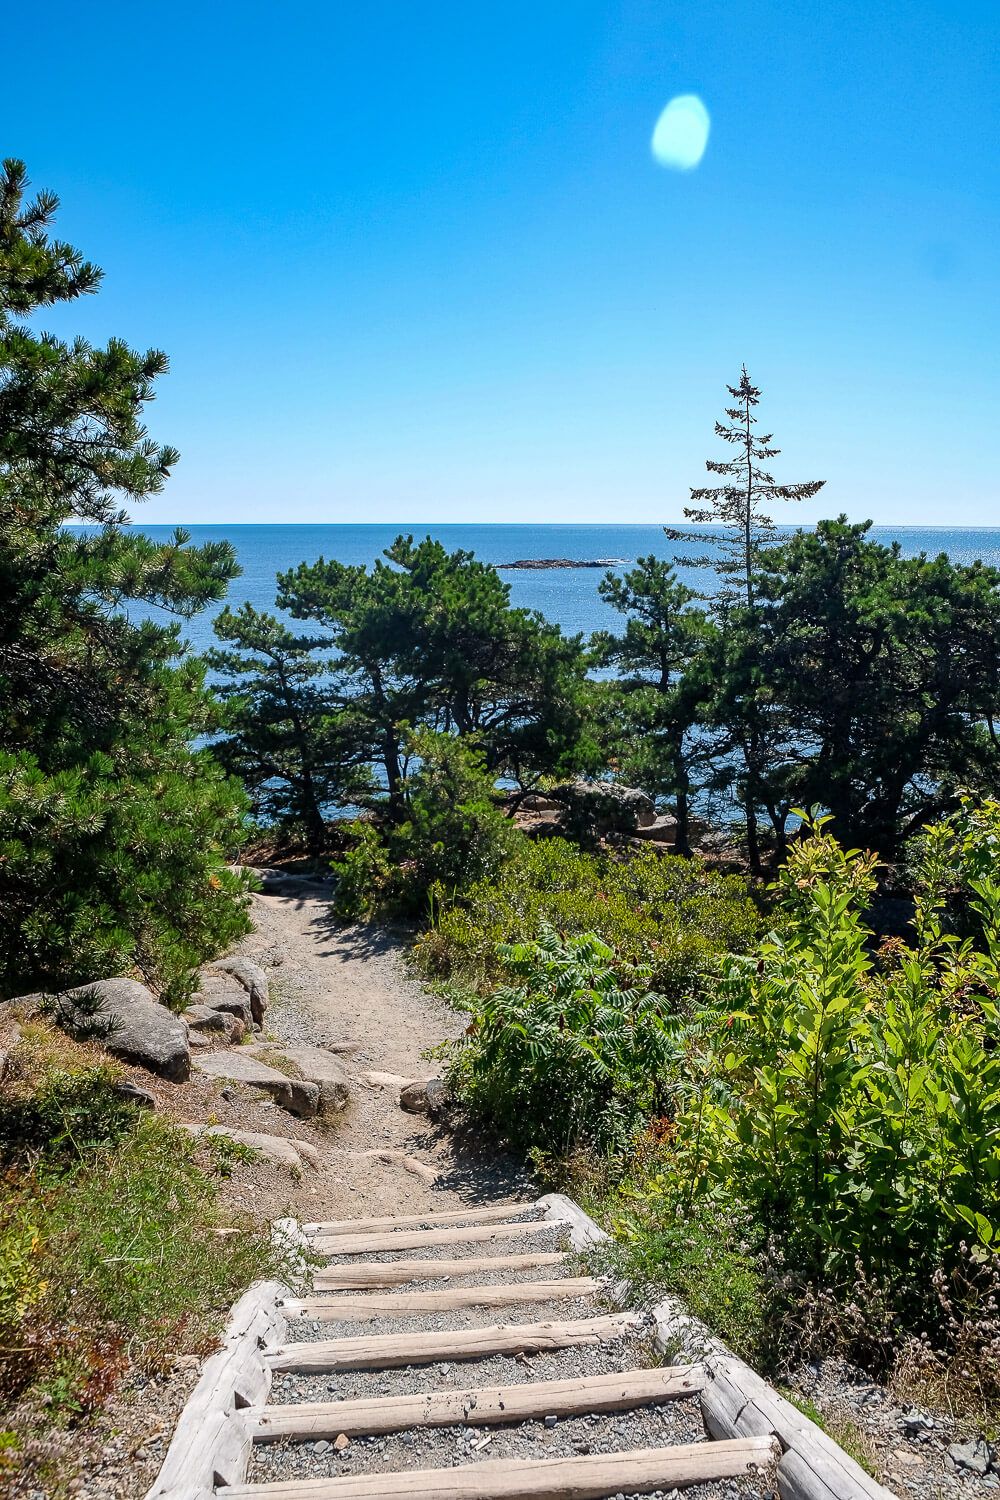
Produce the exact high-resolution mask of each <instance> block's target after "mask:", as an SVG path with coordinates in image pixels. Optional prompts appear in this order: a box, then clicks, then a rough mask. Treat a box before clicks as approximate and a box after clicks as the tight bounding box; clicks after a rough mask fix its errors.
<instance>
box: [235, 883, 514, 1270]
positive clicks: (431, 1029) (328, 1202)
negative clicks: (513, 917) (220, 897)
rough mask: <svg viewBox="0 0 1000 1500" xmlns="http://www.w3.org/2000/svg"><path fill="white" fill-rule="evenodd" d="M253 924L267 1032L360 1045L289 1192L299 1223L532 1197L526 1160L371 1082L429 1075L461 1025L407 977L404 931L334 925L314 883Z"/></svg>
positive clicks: (272, 903) (251, 949)
mask: <svg viewBox="0 0 1000 1500" xmlns="http://www.w3.org/2000/svg"><path fill="white" fill-rule="evenodd" d="M253 918H254V923H255V927H256V931H255V932H254V933H253V934H252V936H251V937H249V938H247V939H246V941H245V942H244V943H243V945H242V948H243V950H244V951H245V952H246V953H247V954H248V955H250V956H252V957H254V958H256V959H257V960H258V961H259V962H261V963H262V964H263V965H264V966H265V967H266V968H267V970H268V974H269V977H270V980H271V987H272V996H273V1004H272V1007H271V1010H270V1011H269V1012H268V1016H267V1027H268V1031H269V1033H270V1034H271V1035H273V1036H274V1038H275V1039H276V1040H278V1041H283V1042H288V1043H295V1042H300V1043H301V1042H308V1043H312V1044H319V1045H324V1044H330V1043H343V1042H349V1043H354V1044H357V1051H356V1052H354V1054H353V1055H352V1056H347V1057H344V1058H343V1061H344V1062H345V1064H346V1066H347V1069H348V1073H349V1074H350V1075H351V1077H352V1080H353V1083H352V1090H353V1097H352V1103H351V1107H350V1109H349V1111H348V1112H347V1114H346V1116H345V1117H344V1118H343V1119H342V1120H341V1121H339V1122H338V1124H337V1126H336V1128H335V1130H334V1131H333V1132H331V1133H330V1137H329V1142H328V1144H327V1146H326V1148H325V1149H324V1151H323V1156H324V1165H323V1167H322V1169H321V1171H320V1172H319V1173H318V1174H311V1175H310V1177H309V1179H308V1181H307V1183H304V1184H303V1187H302V1189H301V1191H300V1193H298V1194H297V1195H295V1206H296V1208H297V1210H298V1211H299V1212H300V1216H301V1217H302V1218H303V1219H308V1220H318V1219H334V1218H361V1217H363V1216H364V1215H366V1214H380V1213H381V1214H386V1213H399V1214H409V1213H419V1212H424V1211H427V1212H437V1211H441V1210H445V1209H451V1208H456V1207H461V1206H462V1205H463V1204H465V1205H474V1206H477V1207H479V1206H483V1205H486V1204H489V1203H496V1202H504V1201H506V1200H508V1199H511V1198H514V1199H517V1198H521V1199H525V1198H533V1197H534V1196H535V1189H534V1187H533V1185H532V1183H531V1182H530V1179H529V1178H528V1177H527V1175H526V1173H525V1172H524V1170H523V1168H522V1167H521V1165H520V1164H519V1163H517V1162H515V1161H514V1160H513V1159H512V1158H509V1157H506V1156H504V1155H503V1154H502V1153H498V1152H497V1150H496V1148H495V1146H494V1145H493V1144H492V1143H491V1142H486V1143H483V1142H480V1141H478V1140H458V1139H456V1138H455V1136H454V1135H453V1134H452V1133H451V1132H449V1131H447V1130H445V1129H443V1128H441V1127H439V1126H437V1125H435V1124H434V1123H432V1122H431V1121H430V1120H428V1119H427V1118H426V1117H425V1116H422V1115H410V1114H406V1113H405V1112H404V1111H403V1110H401V1109H400V1108H399V1106H398V1103H397V1102H396V1092H395V1091H394V1090H392V1089H390V1088H384V1087H381V1086H379V1085H372V1084H371V1083H370V1082H368V1081H366V1079H365V1077H364V1075H365V1074H366V1073H370V1072H381V1073H394V1074H397V1075H399V1076H400V1077H403V1078H408V1079H411V1078H430V1077H432V1076H433V1075H434V1074H435V1073H436V1072H437V1070H438V1066H439V1065H438V1064H437V1063H436V1062H433V1061H429V1060H428V1059H427V1058H426V1057H425V1055H424V1054H425V1053H426V1052H427V1051H428V1050H429V1049H430V1048H433V1047H436V1046H438V1044H439V1043H441V1042H443V1041H445V1040H448V1039H450V1038H454V1037H458V1036H459V1035H461V1032H462V1030H463V1028H464V1025H465V1022H464V1019H463V1017H462V1016H461V1015H459V1014H458V1013H457V1012H456V1011H454V1010H453V1009H451V1007H450V1006H448V1005H446V1004H445V1002H444V1001H443V1000H440V999H439V998H438V997H437V996H435V995H432V994H430V993H429V992H428V991H427V990H426V989H424V987H423V985H421V984H420V983H419V982H418V981H417V980H416V979H414V978H413V977H412V975H411V974H409V973H408V971H407V968H406V963H405V959H404V953H405V949H404V943H403V938H402V936H401V935H398V934H394V933H392V932H389V931H386V930H385V929H383V928H368V927H352V928H344V927H341V926H339V925H337V924H336V923H335V922H334V921H333V920H332V918H331V916H330V911H329V904H328V900H327V897H326V896H325V895H324V894H322V893H321V892H317V891H316V890H315V888H312V887H308V888H306V893H304V894H303V895H301V896H264V895H258V896H255V897H254V898H253ZM371 1152H385V1153H392V1152H396V1153H405V1154H406V1155H407V1156H409V1157H411V1158H413V1159H414V1160H416V1161H417V1162H420V1163H422V1164H423V1165H424V1166H425V1167H429V1168H431V1169H432V1170H433V1171H434V1172H436V1173H437V1181H436V1183H434V1184H428V1183H427V1182H424V1181H422V1180H421V1178H420V1177H418V1176H414V1175H413V1174H412V1173H411V1172H409V1171H407V1170H406V1169H405V1168H404V1167H403V1166H402V1165H401V1163H400V1162H399V1160H398V1158H397V1159H394V1160H385V1161H379V1160H378V1159H376V1158H375V1157H373V1156H371V1155H367V1154H365V1153H371ZM481 1253H491V1252H488V1251H484V1252H481ZM494 1253H499V1252H494Z"/></svg>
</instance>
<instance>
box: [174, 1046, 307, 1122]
mask: <svg viewBox="0 0 1000 1500" xmlns="http://www.w3.org/2000/svg"><path fill="white" fill-rule="evenodd" d="M195 1067H196V1068H197V1069H198V1072H199V1073H207V1074H208V1076H209V1077H211V1078H221V1079H224V1080H226V1081H228V1082H232V1083H246V1084H249V1085H250V1087H251V1088H255V1089H261V1090H262V1091H263V1092H264V1093H265V1094H270V1096H271V1098H272V1099H273V1100H274V1102H275V1104H280V1105H281V1107H282V1109H287V1110H288V1112H289V1114H292V1115H298V1117H299V1119H301V1120H311V1119H312V1117H313V1116H314V1115H318V1114H319V1109H320V1096H319V1086H318V1085H317V1084H315V1083H312V1082H310V1081H309V1080H307V1079H303V1078H290V1077H289V1076H288V1074H287V1073H282V1072H281V1071H280V1070H279V1069H278V1068H272V1067H270V1066H269V1065H268V1064H267V1063H263V1062H261V1061H260V1059H259V1058H256V1057H253V1056H251V1054H250V1053H249V1052H244V1051H239V1052H202V1053H199V1054H198V1056H197V1057H196V1058H195Z"/></svg>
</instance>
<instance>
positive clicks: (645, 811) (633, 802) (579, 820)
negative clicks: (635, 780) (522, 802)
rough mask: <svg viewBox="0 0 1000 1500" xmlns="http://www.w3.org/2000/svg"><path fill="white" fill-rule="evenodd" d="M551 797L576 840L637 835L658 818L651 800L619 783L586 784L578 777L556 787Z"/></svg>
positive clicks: (589, 782) (635, 789)
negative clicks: (612, 834) (636, 833)
mask: <svg viewBox="0 0 1000 1500" xmlns="http://www.w3.org/2000/svg"><path fill="white" fill-rule="evenodd" d="M551 796H552V798H553V799H554V800H555V801H557V802H559V803H560V804H561V805H562V807H563V808H564V809H565V812H564V814H563V822H564V826H565V828H566V831H567V832H569V833H573V834H574V835H576V836H577V837H581V836H582V837H591V838H598V837H601V836H603V835H604V834H607V833H634V832H635V831H636V829H638V828H646V827H648V826H649V825H650V824H652V823H653V822H654V820H655V818H656V808H655V807H654V805H653V800H652V798H651V797H647V796H646V793H645V792H640V791H639V790H638V788H636V787H631V786H619V785H618V783H617V782H616V781H585V780H584V779H583V778H582V777H578V778H577V779H576V780H575V781H567V782H564V783H563V784H562V785H561V786H557V787H553V789H552V792H551Z"/></svg>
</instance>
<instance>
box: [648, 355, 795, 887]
mask: <svg viewBox="0 0 1000 1500" xmlns="http://www.w3.org/2000/svg"><path fill="white" fill-rule="evenodd" d="M727 389H728V391H729V394H730V396H731V397H732V399H733V405H732V406H728V407H726V411H725V415H726V417H727V419H728V420H727V421H725V422H716V424H715V432H716V436H717V437H720V438H721V439H722V440H723V441H724V442H726V443H729V444H730V445H731V447H732V448H733V449H734V450H735V451H734V456H733V457H732V458H730V459H708V460H707V461H706V465H705V466H706V468H707V469H708V470H709V472H710V473H713V474H718V475H719V476H720V477H721V478H722V479H723V481H724V482H723V483H722V484H720V485H714V486H708V487H703V488H695V489H692V491H691V499H692V501H694V502H695V504H694V505H692V506H688V507H686V508H685V511H684V515H685V517H686V519H687V520H688V521H691V522H694V523H695V524H698V525H709V526H712V527H714V528H715V529H714V530H712V531H709V532H708V533H706V534H704V536H703V537H699V540H704V541H705V542H706V543H707V544H708V546H709V548H710V550H709V552H707V553H704V554H701V555H698V556H687V557H685V559H684V561H685V562H686V563H687V564H688V566H693V567H698V568H707V569H711V570H712V571H713V572H714V573H715V574H716V575H717V578H718V588H717V590H716V591H715V592H714V593H713V594H712V595H711V600H710V609H711V613H712V617H713V619H714V620H715V622H716V624H717V626H718V638H717V642H716V648H717V649H716V656H715V662H714V665H713V668H712V671H711V674H710V675H711V678H712V680H713V682H714V684H715V687H716V689H717V691H716V693H715V701H714V705H713V708H712V710H711V713H710V715H709V718H710V722H711V724H712V728H713V730H714V733H715V741H716V743H715V755H714V759H715V771H716V775H715V780H716V783H717V784H718V785H720V786H722V785H725V784H726V783H727V782H729V783H732V784H733V785H735V789H736V792H737V796H738V799H739V802H740V804H741V806H742V809H743V816H744V821H745V825H746V838H747V855H748V859H749V863H750V868H751V869H752V870H753V871H754V873H759V872H760V869H761V865H762V858H761V844H760V834H759V823H758V820H759V814H760V810H761V808H762V807H766V808H767V811H768V814H769V816H770V818H771V821H772V824H777V825H778V827H779V828H780V827H781V826H782V824H783V819H782V814H781V810H780V809H779V808H777V807H776V806H775V798H774V790H773V786H772V785H771V784H769V779H768V772H769V768H770V767H771V766H773V764H774V762H775V761H776V759H778V758H779V757H780V756H781V755H782V754H783V746H782V744H781V739H780V726H781V716H780V714H775V713H774V712H772V704H773V698H772V697H771V695H770V694H769V692H768V688H767V684H766V681H765V679H764V677H763V675H762V673H761V671H760V662H759V651H760V641H759V621H760V617H759V609H758V598H757V593H758V587H757V580H758V575H759V572H760V569H761V566H762V564H763V562H764V560H765V558H766V556H767V553H768V551H769V549H770V548H771V547H773V546H774V544H775V541H776V538H777V532H776V528H775V523H774V520H773V518H772V517H771V515H770V514H769V508H770V507H771V506H772V505H773V504H774V503H775V502H788V501H800V500H808V499H810V498H811V497H812V496H813V495H815V494H817V493H818V491H819V490H820V489H822V487H823V484H824V481H823V480H822V479H812V480H806V481H800V482H797V483H793V484H787V483H785V484H783V483H779V482H778V481H777V480H776V479H775V478H774V475H773V474H772V473H771V472H770V470H769V469H768V468H765V467H764V465H765V464H769V463H770V461H771V459H772V458H776V457H777V455H778V454H779V453H780V451H781V450H780V449H779V448H775V447H774V446H773V439H772V434H771V433H763V434H758V433H757V432H756V431H755V428H756V426H757V422H758V418H757V417H756V416H755V415H754V413H755V410H756V408H757V407H758V406H759V404H760V390H759V388H758V387H757V386H755V385H754V384H753V383H752V382H751V380H750V377H749V375H748V374H747V369H746V366H745V365H744V366H743V368H742V370H741V373H740V380H739V384H738V385H735V386H732V385H731V386H728V387H727ZM765 507H767V509H765ZM666 530H667V535H668V536H669V537H670V538H671V539H672V540H675V541H682V542H686V543H690V542H691V535H690V533H687V532H679V531H677V530H672V529H670V528H666Z"/></svg>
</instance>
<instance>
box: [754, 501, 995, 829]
mask: <svg viewBox="0 0 1000 1500" xmlns="http://www.w3.org/2000/svg"><path fill="white" fill-rule="evenodd" d="M868 531H869V525H868V524H864V525H851V524H849V523H848V522H847V520H846V518H845V517H843V516H841V517H840V518H839V519H838V520H836V521H822V522H821V523H820V524H819V526H817V528H816V530H815V531H814V532H800V533H797V534H796V535H795V536H793V537H791V538H790V539H789V540H788V541H787V542H785V543H784V545H783V546H781V547H780V548H778V549H776V550H775V551H774V552H772V553H769V554H768V556H767V558H766V560H765V563H764V565H763V567H762V570H761V581H760V588H761V596H762V599H763V600H764V602H763V603H762V606H761V616H760V621H759V630H758V632H757V639H756V642H755V646H754V650H755V653H756V655H755V657H754V667H755V669H756V670H757V671H758V672H759V673H760V674H761V677H762V679H763V681H764V683H765V684H766V691H767V695H768V699H769V702H770V703H771V704H772V708H771V713H772V714H774V713H775V712H777V713H778V715H779V717H780V720H781V723H782V734H783V738H784V741H785V750H784V753H783V755H782V756H780V757H773V758H772V761H773V764H772V767H771V768H770V771H769V782H770V785H771V787H772V795H771V800H772V801H773V802H780V803H782V804H783V805H784V808H785V809H787V807H788V806H789V805H790V804H793V803H795V802H803V803H806V804H812V803H813V802H820V803H821V804H822V805H823V807H824V808H825V809H826V810H827V811H829V812H831V813H832V814H833V815H834V817H835V819H836V824H835V826H836V828H837V831H838V834H839V836H840V837H841V838H842V839H844V840H845V841H846V842H849V843H855V842H856V843H864V844H865V845H866V846H868V847H874V848H877V849H878V850H879V851H880V852H881V853H882V854H883V855H887V856H889V855H892V854H893V853H894V852H895V850H896V848H897V847H898V844H899V841H900V838H901V836H905V835H906V834H908V833H910V832H912V831H914V830H915V829H917V828H919V827H920V826H921V825H922V824H923V823H925V822H926V821H927V820H928V819H929V818H931V817H934V816H936V815H937V814H938V813H939V812H940V811H941V810H942V809H944V808H947V807H948V806H950V805H953V804H954V802H955V801H956V789H957V788H958V787H965V788H967V789H970V788H973V789H979V790H986V791H988V790H990V789H992V788H993V787H994V786H995V785H996V780H997V771H998V767H1000V756H998V743H997V737H996V733H995V728H994V719H995V717H996V712H997V707H998V700H997V683H998V681H1000V644H998V643H1000V572H998V571H997V570H996V569H993V568H987V567H984V566H983V565H982V564H980V563H975V564H973V565H971V566H968V567H959V566H956V565H955V564H953V563H951V562H949V560H948V559H947V558H946V557H944V556H939V557H936V558H929V557H926V556H920V557H912V558H906V557H902V556H901V555H900V550H899V547H898V545H893V546H891V547H884V546H882V545H880V544H879V543H878V542H875V541H872V540H871V538H870V537H869V536H868ZM776 773H777V774H776Z"/></svg>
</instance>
